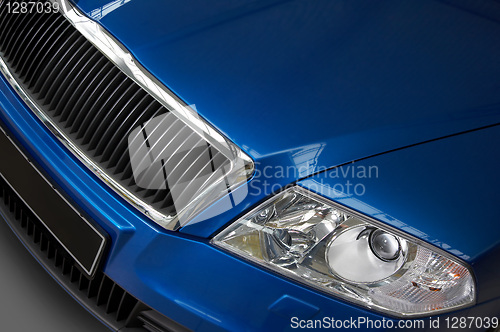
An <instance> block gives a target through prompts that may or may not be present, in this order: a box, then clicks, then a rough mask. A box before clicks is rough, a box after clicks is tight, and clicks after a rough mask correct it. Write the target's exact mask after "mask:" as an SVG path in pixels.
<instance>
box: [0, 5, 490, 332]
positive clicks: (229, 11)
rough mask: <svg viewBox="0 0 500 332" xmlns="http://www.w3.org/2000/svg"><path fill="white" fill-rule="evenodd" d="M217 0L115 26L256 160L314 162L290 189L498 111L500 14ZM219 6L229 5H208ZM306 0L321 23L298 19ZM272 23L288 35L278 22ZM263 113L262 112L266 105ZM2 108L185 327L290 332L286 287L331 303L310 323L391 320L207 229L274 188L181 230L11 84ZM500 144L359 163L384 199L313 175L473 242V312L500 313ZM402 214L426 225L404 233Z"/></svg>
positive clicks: (384, 215)
mask: <svg viewBox="0 0 500 332" xmlns="http://www.w3.org/2000/svg"><path fill="white" fill-rule="evenodd" d="M308 3H309V4H308ZM312 3H314V5H312ZM218 4H219V6H214V5H213V4H212V3H210V4H208V3H206V4H205V2H203V1H198V2H196V5H193V3H189V4H188V3H187V2H168V4H167V3H164V2H161V3H160V2H155V1H146V0H141V1H135V0H132V1H130V2H128V3H125V4H124V5H123V6H121V7H118V8H117V9H116V10H115V11H113V12H110V13H108V14H107V15H105V16H104V17H102V18H101V23H102V24H103V25H104V26H105V27H106V28H107V29H109V30H110V31H111V32H112V33H113V34H114V35H115V36H116V37H117V38H118V39H120V40H121V41H122V42H124V44H125V45H127V46H128V47H129V48H130V49H131V50H132V52H133V53H134V54H135V55H136V56H137V57H138V59H139V60H140V61H141V62H142V64H143V65H144V66H145V67H146V68H148V69H149V70H150V71H151V72H152V73H153V74H155V75H156V76H157V77H158V78H160V79H162V80H163V81H164V82H165V83H166V85H167V86H170V87H172V88H173V89H174V91H175V92H177V93H178V94H179V95H180V96H181V97H182V98H184V99H185V100H186V101H187V102H188V103H195V104H196V105H197V109H198V110H199V111H200V112H201V114H202V115H203V116H204V117H205V118H206V119H208V120H209V121H211V122H213V123H214V124H216V127H218V128H220V129H221V130H222V131H223V132H225V133H226V134H227V135H228V137H230V138H231V139H233V140H234V141H235V142H236V143H237V144H239V145H240V146H241V147H242V148H243V149H244V150H245V151H247V152H248V153H249V154H251V156H252V157H253V158H254V159H255V161H256V163H257V169H258V170H260V171H261V172H262V171H263V170H264V169H265V167H266V166H276V165H281V166H283V167H287V166H292V167H297V168H300V169H301V170H302V171H301V172H297V174H294V175H293V176H285V177H283V178H279V179H272V180H273V184H276V185H279V186H285V185H287V184H290V183H293V182H295V181H297V180H299V179H301V178H303V177H305V176H308V175H311V174H313V173H314V172H316V171H317V170H318V169H321V168H322V167H331V166H336V165H340V164H343V163H346V162H350V161H352V160H357V159H360V158H365V157H369V156H371V155H374V154H377V153H382V152H385V151H388V150H392V149H395V148H399V147H404V146H408V145H412V144H415V143H420V142H423V141H426V140H429V139H435V138H439V137H442V136H444V135H450V134H456V133H459V132H463V131H466V130H471V129H475V128H479V127H483V126H487V125H491V124H494V123H498V122H500V111H499V109H500V108H499V107H498V105H499V104H500V100H499V99H500V96H499V95H498V91H499V90H500V89H499V88H500V82H499V80H498V77H500V62H498V61H497V59H498V58H500V48H499V47H498V45H500V30H499V29H500V26H499V25H498V22H494V21H491V20H485V19H481V18H480V17H479V16H474V15H472V14H470V13H469V12H465V11H463V10H461V9H456V8H452V7H449V6H448V5H446V4H442V3H439V2H425V3H424V2H411V1H408V2H383V3H382V2H370V3H365V4H363V5H361V4H359V3H358V4H353V2H349V1H336V2H333V1H330V2H329V1H315V2H304V1H274V2H267V1H258V2H256V1H253V2H252V1H249V2H245V1H241V2H238V3H237V4H236V5H235V2H231V1H220V2H218ZM78 6H80V8H82V9H83V10H84V11H86V12H88V13H90V12H91V11H92V10H93V9H96V8H98V7H100V6H103V1H98V0H85V1H79V2H78ZM162 6H165V7H164V9H163V7H162ZM241 6H243V7H241ZM191 8H195V9H196V11H194V12H192V11H191ZM214 8H215V9H217V12H211V10H213V9H214ZM201 9H203V10H201ZM304 10H306V11H307V12H308V15H304V16H308V20H307V22H306V21H302V17H303V16H302V15H299V14H301V13H303V12H304ZM332 13H334V14H335V15H336V17H337V18H338V19H335V20H334V19H332V17H333V14H332ZM373 13H376V14H377V15H373ZM428 13H435V16H432V15H431V16H428V15H427V14H428ZM196 15H199V16H196ZM311 17H314V18H315V19H314V20H312V19H311ZM422 17H426V19H425V21H423V22H421V24H420V25H419V27H420V28H421V29H415V27H414V26H413V25H412V24H416V23H415V22H417V21H418V20H419V19H421V18H422ZM129 22H132V23H133V24H129ZM269 25H272V26H273V27H274V29H273V32H272V33H265V32H266V31H267V30H266V29H267V27H268V26H269ZM395 27H400V30H397V31H396V30H395ZM332 32H334V33H333V34H332ZM408 33H410V34H411V38H408V37H407V36H408ZM477 35H481V36H482V37H483V38H476V36H477ZM405 36H406V37H405ZM443 40H445V41H446V43H444V44H442V43H441V42H443ZM304 43H309V44H308V45H307V44H306V45H304ZM153 49H154V52H153V51H152V50H153ZM428 49H432V50H433V51H432V52H431V51H427V50H428ZM431 53H432V54H431ZM325 54H326V55H327V56H325ZM290 68H293V69H294V71H293V73H291V72H290ZM242 78H245V79H242ZM477 82H481V83H482V85H479V84H477ZM256 87H258V88H256ZM290 96H293V98H290ZM258 112H262V114H263V115H262V116H255V114H257V113H258ZM258 114H261V113H258ZM311 114H314V115H315V116H311ZM0 119H1V121H2V122H3V123H4V124H5V125H6V127H7V128H8V130H9V131H10V132H11V133H12V134H13V135H14V136H15V137H16V139H17V140H18V141H20V142H21V143H22V145H23V147H24V148H25V149H26V150H27V152H28V154H29V156H30V157H31V158H33V159H34V160H35V161H36V163H37V164H39V165H40V166H41V167H42V168H43V170H44V171H45V172H46V173H47V174H48V176H49V177H50V178H51V179H52V180H53V181H54V182H55V183H56V184H57V186H58V188H59V190H61V191H63V192H65V193H66V194H67V195H68V196H69V197H70V198H71V200H72V201H74V202H76V204H78V205H79V206H80V207H81V208H82V209H83V210H84V211H85V212H86V213H88V214H89V215H90V216H91V217H92V218H93V219H94V220H96V221H97V222H98V223H99V224H100V225H101V226H102V227H103V228H104V229H105V230H106V231H107V232H108V233H109V234H110V235H111V238H112V248H111V252H110V256H109V258H108V260H107V262H106V263H105V267H104V270H105V272H106V273H107V274H108V275H109V276H110V277H111V278H113V279H114V280H115V281H117V282H118V283H119V284H120V285H122V286H123V287H124V288H126V289H127V291H129V292H130V293H131V294H133V295H135V296H136V297H138V298H139V299H140V300H141V301H143V302H145V303H146V304H148V305H151V306H153V307H154V308H155V309H157V310H159V311H161V312H163V313H165V314H166V315H168V316H169V317H171V318H173V319H174V320H176V321H178V322H179V323H181V324H184V325H186V326H187V327H190V328H193V329H199V330H206V331H212V330H216V329H219V328H224V329H229V330H241V329H262V328H264V327H265V328H266V329H269V330H276V329H283V328H284V327H286V326H289V322H290V321H289V317H286V316H283V312H293V311H294V309H296V308H294V306H295V305H297V306H298V307H297V308H300V305H299V304H297V303H295V302H293V301H291V302H290V303H292V304H289V306H291V307H286V306H285V307H286V308H285V309H284V310H282V311H280V312H279V313H276V312H275V311H273V310H268V308H269V307H270V306H272V305H273V303H276V301H277V300H278V299H280V298H282V297H283V296H284V295H287V296H289V297H292V298H295V299H298V301H299V302H300V301H302V302H304V303H306V305H309V306H311V307H317V308H320V311H319V312H318V313H316V314H315V315H314V316H313V317H303V318H320V317H323V316H335V318H336V319H349V318H350V317H356V316H365V317H369V318H370V319H381V318H382V316H380V315H378V314H375V313H373V312H370V311H368V310H366V309H361V308H359V307H357V306H354V305H350V304H346V303H344V302H342V301H340V300H337V299H332V298H330V297H328V296H326V295H324V294H321V293H318V292H317V291H315V290H312V289H310V288H308V287H306V286H302V285H298V284H296V283H294V282H292V281H289V280H287V279H286V278H284V277H281V276H278V275H276V274H274V273H272V272H270V271H267V270H263V269H261V268H259V267H256V266H254V265H252V264H250V263H248V262H244V261H241V260H239V259H237V258H234V257H232V256H231V255H229V254H227V253H225V252H223V251H221V250H219V249H216V248H214V247H212V246H211V245H209V244H208V241H207V240H206V239H202V238H197V237H195V236H200V237H208V236H210V235H212V234H213V233H214V232H216V231H217V230H218V229H220V227H221V226H223V225H225V224H227V223H228V222H230V221H231V220H234V219H235V218H236V217H237V216H239V215H241V214H242V213H244V212H245V211H246V210H247V209H248V208H249V207H251V206H254V205H255V204H257V203H258V202H259V201H262V200H263V199H265V197H266V195H265V194H264V192H263V191H262V189H263V188H262V187H261V185H262V183H258V184H257V185H251V186H249V187H248V189H249V191H250V192H249V195H248V196H247V198H246V199H245V200H244V201H243V203H242V204H240V205H238V206H236V207H235V208H234V209H231V210H229V211H227V212H225V213H224V214H221V215H219V216H217V217H214V218H212V219H210V220H208V221H206V222H200V223H197V222H195V221H196V220H195V221H194V222H192V223H191V224H190V225H188V226H186V227H184V228H183V229H182V230H181V232H178V233H171V232H166V231H164V230H161V229H159V228H158V227H156V226H154V225H152V223H150V222H149V221H148V220H146V219H145V218H144V217H143V216H142V215H141V214H140V213H138V212H137V211H135V210H134V209H133V208H132V207H130V206H128V205H127V204H125V203H123V202H122V201H121V200H120V199H119V197H117V195H115V194H114V193H113V192H111V191H110V190H109V189H108V188H106V187H105V186H103V185H102V183H100V182H99V181H98V179H96V178H95V177H94V176H93V175H92V174H90V172H89V171H88V170H87V169H85V168H84V167H83V166H82V165H81V164H80V163H79V162H78V161H77V160H75V158H74V157H73V156H71V155H70V154H69V153H68V152H67V151H66V150H65V149H64V148H63V147H62V146H61V145H60V143H59V142H58V141H57V140H56V139H55V138H54V137H53V136H51V135H50V134H49V133H48V132H47V130H46V129H45V128H44V127H43V125H42V124H40V123H39V122H38V120H37V119H35V117H34V116H33V115H32V114H31V113H30V111H29V110H27V109H26V108H25V106H24V105H23V104H22V102H21V101H20V100H19V99H18V97H17V96H16V95H15V94H14V93H13V91H12V90H11V89H10V87H8V85H7V84H6V82H5V81H4V79H3V78H2V77H0ZM499 139H500V129H499V127H493V128H489V129H484V130H480V131H475V132H472V133H467V134H464V135H459V136H454V137H450V138H446V139H443V140H438V141H435V142H430V143H426V144H423V145H419V146H414V147H411V148H408V149H403V150H400V151H395V152H392V153H388V154H383V155H379V156H377V157H374V158H369V159H365V160H362V161H358V162H357V163H355V165H377V166H378V168H379V170H380V176H379V177H378V178H377V179H365V180H366V181H365V180H363V181H365V182H364V183H365V185H366V186H367V187H366V194H365V195H363V196H362V198H361V199H362V201H363V203H364V204H368V205H370V206H373V207H376V210H370V209H369V208H368V205H360V204H357V203H356V202H355V201H354V200H352V199H351V200H348V199H346V198H342V197H336V196H335V195H334V193H332V191H331V188H332V187H334V186H335V184H337V183H339V182H338V180H339V179H335V178H331V177H330V176H329V174H332V172H333V170H331V171H329V172H326V173H322V174H320V175H316V176H314V177H311V178H308V179H305V180H302V181H301V182H300V184H301V185H302V186H304V187H309V188H311V189H315V190H316V191H317V192H318V193H320V194H322V195H324V196H325V197H329V198H332V199H334V200H337V201H339V202H340V203H343V204H345V205H347V206H350V207H352V208H354V209H357V210H359V211H362V212H365V213H367V214H369V215H372V216H373V217H375V218H377V219H379V220H381V221H383V222H386V223H388V224H392V225H395V226H397V227H400V228H402V229H404V230H406V231H409V232H410V233H413V234H414V235H416V236H417V237H420V238H422V239H423V240H426V241H428V242H431V243H434V244H436V245H438V246H441V247H442V248H443V249H445V250H448V251H449V252H452V253H455V254H457V253H458V252H456V251H453V250H458V251H459V252H460V253H459V256H461V257H462V258H463V259H465V260H466V261H468V262H469V263H471V264H472V266H473V267H474V269H475V273H476V276H477V280H478V289H479V292H480V293H479V301H480V302H481V303H482V304H481V305H477V306H475V307H473V308H470V309H465V310H462V311H461V312H460V313H458V315H463V316H479V315H490V316H492V315H498V312H497V311H495V310H496V309H495V308H498V306H499V303H500V302H499V300H498V299H496V300H493V299H494V298H498V296H499V295H500V289H499V287H498V286H496V285H495V280H497V279H495V278H498V275H499V271H498V268H495V267H491V264H489V263H488V260H490V261H491V259H492V254H493V253H495V252H496V253H498V252H499V251H500V249H499V240H498V237H497V236H496V235H497V234H498V230H499V229H498V227H499V226H498V224H495V223H494V222H489V224H488V226H489V227H490V228H488V229H487V228H481V227H478V226H479V225H480V222H481V221H480V220H477V219H476V216H477V215H481V216H484V218H485V220H496V218H497V216H498V212H499V211H498V208H495V202H494V201H493V197H495V191H494V188H495V187H496V186H498V181H499V178H498V176H496V170H497V168H498V167H497V166H498V161H497V160H496V157H497V156H496V155H495V154H494V153H493V152H492V150H491V148H492V145H493V144H491V142H498V140H499ZM483 146H488V152H482V150H481V148H482V147H483ZM497 154H498V152H497ZM448 165H453V167H451V168H447V166H448ZM302 166H307V167H302ZM344 167H346V166H344ZM471 170H472V171H471ZM408 173H409V174H411V176H408ZM484 174H491V177H490V178H489V179H484ZM321 179H323V180H324V181H323V182H322V185H321V186H318V185H317V183H318V182H320V183H321ZM255 180H258V179H256V178H254V179H253V180H252V181H255ZM342 180H344V179H342ZM254 183H255V182H254ZM429 188H431V189H432V190H429ZM462 190H471V191H472V190H474V191H473V192H472V193H471V192H467V193H466V194H464V193H463V192H462ZM351 198H352V197H351ZM488 203H489V204H488ZM457 207H460V210H459V209H458V208H457ZM211 208H212V209H217V204H214V205H213V206H212V207H211ZM378 211H380V212H378ZM389 215H390V216H391V217H393V218H394V219H393V218H391V217H389ZM395 218H397V220H395ZM398 220H401V222H404V223H405V224H407V225H411V227H413V228H412V229H408V228H406V229H405V228H404V227H405V226H404V225H402V224H401V223H399V224H398ZM443 220H446V222H443ZM471 225H472V226H471ZM448 246H449V247H448ZM492 248H493V250H492ZM496 265H497V266H498V264H496ZM200 276H203V278H200ZM486 287H489V288H486ZM228 294H230V295H228ZM221 295H224V296H221ZM490 300H491V301H490ZM488 301H490V302H488ZM235 302H237V303H238V304H239V305H238V306H235V305H234V303H235ZM294 303H295V304H294ZM443 317H444V316H443ZM301 318H302V317H301Z"/></svg>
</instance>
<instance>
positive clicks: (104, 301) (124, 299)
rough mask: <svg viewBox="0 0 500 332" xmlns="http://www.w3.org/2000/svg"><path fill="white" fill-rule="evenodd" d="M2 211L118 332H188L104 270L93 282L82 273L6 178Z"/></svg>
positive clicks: (0, 191) (0, 186)
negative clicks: (132, 293) (134, 295)
mask: <svg viewBox="0 0 500 332" xmlns="http://www.w3.org/2000/svg"><path fill="white" fill-rule="evenodd" d="M0 212H1V215H3V216H4V217H5V219H6V221H7V222H8V223H9V225H10V227H11V228H12V229H13V231H14V232H15V233H16V234H17V236H18V237H19V238H20V239H21V240H22V241H23V242H24V244H25V245H26V246H27V247H28V248H29V249H30V251H31V252H32V254H33V255H34V256H35V257H36V258H37V259H38V260H39V262H40V263H42V264H43V265H44V267H45V268H46V269H47V270H48V271H49V272H50V273H51V274H52V275H53V277H54V278H56V279H57V280H58V281H59V282H60V283H61V284H62V285H64V287H65V288H66V289H67V290H68V291H69V292H70V293H71V294H72V295H73V296H74V297H75V298H77V299H78V300H79V301H80V302H81V303H82V304H83V305H85V306H86V307H87V308H88V309H89V310H90V311H91V312H93V313H94V314H95V315H96V316H97V317H99V318H100V319H101V320H102V321H104V322H106V324H108V325H109V326H110V327H111V328H113V329H114V330H116V331H118V330H120V331H127V329H129V328H136V329H135V330H133V331H139V330H143V331H151V326H155V327H156V328H157V329H156V330H154V331H156V332H159V331H187V329H186V328H184V327H183V326H181V325H178V324H177V323H175V322H172V321H171V320H170V319H168V318H167V317H165V316H163V315H161V314H160V313H158V312H156V311H153V310H152V309H151V308H149V307H147V306H146V305H145V304H143V303H142V302H140V301H139V300H137V299H136V298H135V297H133V296H132V295H130V294H129V293H128V292H126V291H125V290H124V289H123V288H122V287H120V286H119V285H118V284H117V283H115V282H114V281H113V280H111V279H110V278H109V277H108V276H106V275H105V274H104V273H102V272H101V271H97V272H96V275H95V277H94V278H93V279H90V278H89V277H87V276H86V274H84V273H82V272H81V271H80V269H79V267H78V265H77V264H76V262H75V261H74V259H73V258H72V257H71V256H70V255H69V254H68V253H67V252H66V250H65V249H64V248H63V247H62V246H61V245H60V244H59V242H58V241H57V240H56V239H55V238H54V237H53V236H52V235H51V234H50V232H49V231H48V230H47V229H46V228H45V226H44V225H43V223H42V222H41V221H40V220H39V219H38V218H37V216H36V215H34V214H33V212H31V210H30V209H29V208H28V207H27V206H26V204H25V203H24V202H23V201H22V200H21V199H20V198H19V196H18V195H17V194H16V192H15V191H14V190H13V189H12V188H11V187H10V185H9V184H8V183H7V182H6V181H5V180H4V179H3V177H2V176H0ZM158 322H160V323H158ZM161 322H165V323H164V324H162V323H161ZM138 329H139V330H138ZM131 331H132V330H131Z"/></svg>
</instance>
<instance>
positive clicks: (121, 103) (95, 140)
mask: <svg viewBox="0 0 500 332" xmlns="http://www.w3.org/2000/svg"><path fill="white" fill-rule="evenodd" d="M140 92H141V89H140V88H139V87H138V86H137V85H135V84H133V83H130V86H129V87H128V88H127V90H125V91H124V92H123V93H122V94H121V95H119V96H117V97H116V99H115V101H114V104H113V105H112V106H111V107H109V109H110V110H114V109H117V110H119V111H117V112H114V113H111V112H103V115H104V116H103V117H102V118H97V117H96V119H95V121H96V122H97V123H96V124H95V126H93V128H94V129H93V130H92V136H90V140H89V144H90V148H91V149H95V150H96V152H95V155H96V156H99V155H101V154H102V151H103V150H104V146H103V145H102V144H105V143H104V140H105V139H106V137H107V136H108V135H109V134H110V133H111V132H110V131H108V132H107V134H108V135H106V130H105V129H106V127H107V126H110V127H111V124H112V123H113V120H117V119H119V118H120V116H121V115H123V113H124V111H126V106H127V105H128V104H129V103H130V102H131V101H132V100H133V99H134V97H136V96H137V95H138V94H139V93H140ZM104 109H106V107H104ZM97 120H98V121H97ZM91 128H92V125H91ZM111 128H114V127H111ZM99 144H100V147H101V148H100V149H99Z"/></svg>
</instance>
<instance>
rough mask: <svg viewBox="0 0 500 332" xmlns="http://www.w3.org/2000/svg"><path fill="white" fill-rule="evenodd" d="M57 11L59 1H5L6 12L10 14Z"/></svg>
mask: <svg viewBox="0 0 500 332" xmlns="http://www.w3.org/2000/svg"><path fill="white" fill-rule="evenodd" d="M58 11H59V3H57V2H50V1H47V2H38V1H26V2H7V12H9V13H10V14H28V13H37V14H43V13H46V14H50V13H57V12H58Z"/></svg>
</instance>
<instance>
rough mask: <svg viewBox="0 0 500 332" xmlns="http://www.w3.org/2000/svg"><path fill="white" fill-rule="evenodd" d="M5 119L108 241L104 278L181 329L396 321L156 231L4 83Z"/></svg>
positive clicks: (472, 312) (482, 311) (1, 112)
mask: <svg viewBox="0 0 500 332" xmlns="http://www.w3.org/2000/svg"><path fill="white" fill-rule="evenodd" d="M0 121H1V123H2V126H3V127H4V129H5V130H6V131H7V132H8V134H9V136H11V137H12V138H13V140H15V141H16V142H17V144H18V145H19V146H20V147H21V148H22V149H23V150H24V153H25V154H26V156H27V157H28V158H29V159H30V160H31V161H32V162H33V164H35V165H37V168H38V169H39V170H40V171H41V172H42V173H43V174H45V176H46V177H47V178H48V179H49V181H50V182H51V184H52V185H54V187H55V188H56V189H57V190H58V191H59V192H61V193H62V194H63V196H65V197H66V199H67V200H68V201H69V202H71V203H72V204H73V205H74V206H75V207H76V208H77V209H78V210H81V211H82V212H83V213H85V214H86V215H88V216H89V217H90V218H91V219H92V220H94V221H95V222H96V223H97V224H99V226H100V227H101V228H102V229H103V230H104V231H105V232H106V233H107V234H108V235H109V237H110V241H109V242H110V243H109V251H108V254H107V256H106V257H104V261H103V265H102V272H103V273H104V274H105V275H106V276H108V277H109V278H110V279H111V280H113V281H114V282H115V283H116V284H117V287H121V288H123V289H124V290H125V291H126V292H128V293H129V294H131V295H132V296H133V297H135V298H137V299H138V300H139V301H141V302H142V303H144V304H145V305H146V306H148V307H150V308H153V309H154V310H156V311H158V312H160V313H162V314H164V315H165V316H167V317H169V318H171V319H172V320H174V321H176V322H178V323H179V324H182V325H183V326H185V327H187V328H190V329H193V330H200V331H214V330H231V331H236V330H263V329H264V330H295V328H294V326H295V325H294V324H292V322H293V319H294V317H296V318H297V319H299V320H308V319H322V318H323V317H334V318H335V320H342V321H348V320H351V319H353V318H355V319H357V318H358V317H365V318H366V319H367V320H371V321H382V320H388V319H389V320H390V319H391V318H389V317H383V316H381V315H378V314H375V313H373V312H370V311H368V310H365V309H362V308H359V307H357V306H354V305H351V304H348V303H344V302H342V301H339V300H336V299H332V298H330V297H328V296H326V295H324V294H321V293H319V292H317V291H314V290H312V289H309V288H308V287H306V286H302V285H298V284H296V283H294V282H292V281H290V280H287V279H286V278H284V277H281V276H278V275H276V274H274V273H272V272H270V271H267V270H264V269H262V268H259V267H256V266H254V265H252V264H250V263H248V262H245V261H242V260H240V259H237V258H235V257H233V256H231V255H229V254H227V253H226V252H224V251H222V250H220V249H218V248H215V247H213V246H212V245H210V244H209V240H208V239H202V238H196V237H193V236H190V235H187V234H183V233H180V232H168V231H165V230H163V229H161V228H160V227H158V226H156V225H154V224H153V223H151V222H150V221H149V220H147V219H146V218H145V217H144V216H143V215H142V214H140V213H138V212H137V211H136V210H135V209H134V208H133V207H131V206H129V205H128V204H127V203H125V202H124V201H122V200H121V198H120V197H118V195H117V194H116V193H114V192H112V191H111V190H110V189H108V188H107V187H106V186H105V185H104V184H103V183H101V182H100V180H99V179H97V178H96V177H95V175H94V174H91V172H90V171H88V169H86V168H85V167H84V166H83V165H82V164H81V163H80V162H79V161H78V160H76V159H75V157H74V156H73V155H71V154H70V153H69V152H68V151H67V150H66V149H65V148H64V147H63V146H62V145H61V144H60V143H59V141H57V139H56V138H55V137H53V136H52V134H51V133H49V132H48V131H47V130H46V128H45V127H44V126H43V124H41V123H40V122H39V121H38V119H37V118H36V117H35V116H34V115H33V114H32V113H31V112H30V111H29V110H28V109H27V108H26V106H25V105H24V104H23V103H22V101H21V100H19V97H18V96H17V95H16V94H15V93H14V91H12V89H11V88H10V86H9V85H8V84H7V82H5V80H4V78H3V77H0ZM4 217H5V216H4ZM229 221H230V220H228V222H229ZM35 256H36V255H35ZM49 272H52V271H49ZM118 285H119V286H118ZM69 291H70V292H71V290H69ZM498 304H499V301H498V300H497V301H494V302H489V303H487V304H483V305H480V306H475V307H473V308H470V309H466V310H463V311H461V312H459V313H455V314H453V315H454V316H457V315H458V316H488V315H489V316H492V315H493V314H495V311H494V308H495V307H496V306H497V305H498ZM450 315H452V314H450ZM442 317H443V319H444V317H445V316H442ZM112 327H113V326H112Z"/></svg>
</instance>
